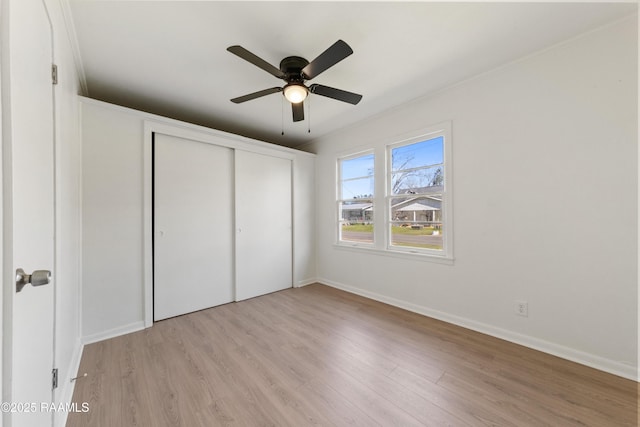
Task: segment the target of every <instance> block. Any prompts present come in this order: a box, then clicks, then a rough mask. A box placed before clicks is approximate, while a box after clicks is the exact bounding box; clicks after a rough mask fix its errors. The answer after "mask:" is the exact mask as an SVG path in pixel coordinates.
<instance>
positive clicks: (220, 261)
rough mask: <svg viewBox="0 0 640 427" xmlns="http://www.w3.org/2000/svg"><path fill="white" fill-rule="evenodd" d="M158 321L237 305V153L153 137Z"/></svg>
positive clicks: (180, 139) (205, 145)
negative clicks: (235, 189)
mask: <svg viewBox="0 0 640 427" xmlns="http://www.w3.org/2000/svg"><path fill="white" fill-rule="evenodd" d="M154 159H155V160H154V225H153V227H154V257H153V258H154V261H153V265H154V274H153V278H154V291H153V296H154V305H153V312H154V320H161V319H166V318H168V317H173V316H178V315H181V314H185V313H190V312H192V311H196V310H201V309H204V308H208V307H213V306H216V305H220V304H225V303H228V302H231V301H233V150H231V149H230V148H226V147H221V146H216V145H212V144H207V143H202V142H196V141H192V140H188V139H183V138H177V137H173V136H167V135H162V134H155V137H154Z"/></svg>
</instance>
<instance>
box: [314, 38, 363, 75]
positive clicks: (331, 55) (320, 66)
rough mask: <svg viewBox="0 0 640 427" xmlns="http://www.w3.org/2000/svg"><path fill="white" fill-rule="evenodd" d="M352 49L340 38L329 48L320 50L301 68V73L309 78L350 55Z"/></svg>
mask: <svg viewBox="0 0 640 427" xmlns="http://www.w3.org/2000/svg"><path fill="white" fill-rule="evenodd" d="M352 53H353V50H352V49H351V48H350V47H349V45H348V44H346V43H345V42H343V41H342V40H338V41H337V42H335V43H334V44H332V45H331V46H330V47H329V49H327V50H325V51H324V52H322V53H321V54H320V55H319V56H318V57H317V58H316V59H314V60H313V61H311V62H310V63H309V64H308V65H307V66H306V67H304V68H303V69H302V74H303V75H304V76H305V79H306V80H311V79H312V78H314V77H316V76H317V75H318V74H320V73H322V72H323V71H325V70H326V69H327V68H330V67H333V66H334V65H336V64H337V63H338V62H340V61H342V60H343V59H344V58H346V57H347V56H349V55H351V54H352Z"/></svg>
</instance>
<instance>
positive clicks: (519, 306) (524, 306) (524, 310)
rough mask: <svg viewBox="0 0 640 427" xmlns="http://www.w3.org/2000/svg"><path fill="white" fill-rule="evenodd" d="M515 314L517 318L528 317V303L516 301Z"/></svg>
mask: <svg viewBox="0 0 640 427" xmlns="http://www.w3.org/2000/svg"><path fill="white" fill-rule="evenodd" d="M516 314H517V315H518V316H524V317H528V316H529V303H528V302H526V301H516Z"/></svg>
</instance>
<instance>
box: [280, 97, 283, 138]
mask: <svg viewBox="0 0 640 427" xmlns="http://www.w3.org/2000/svg"><path fill="white" fill-rule="evenodd" d="M280 106H281V107H282V108H281V109H280V112H281V114H280V117H281V124H282V127H281V129H282V133H281V134H280V135H282V136H284V98H282V101H280Z"/></svg>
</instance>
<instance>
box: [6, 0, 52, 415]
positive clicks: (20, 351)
mask: <svg viewBox="0 0 640 427" xmlns="http://www.w3.org/2000/svg"><path fill="white" fill-rule="evenodd" d="M9 9H10V10H9V13H10V19H9V22H10V28H9V34H10V40H9V45H10V48H9V75H8V76H3V87H2V90H3V92H5V91H6V92H8V95H9V97H8V98H7V97H6V95H7V94H6V93H3V96H4V98H5V99H9V101H8V102H7V103H4V104H3V109H5V108H7V107H8V110H9V112H10V120H8V121H7V120H5V119H7V115H6V111H3V127H5V126H6V127H7V128H8V129H5V132H4V136H5V137H7V138H6V140H3V146H4V148H5V152H4V155H5V156H6V158H5V163H4V166H5V168H4V169H3V179H5V180H6V181H5V186H4V191H5V193H4V194H3V198H4V201H5V203H7V205H8V206H9V209H8V210H5V211H4V212H5V215H6V216H5V217H4V222H5V225H6V227H5V229H4V230H5V232H6V234H5V235H4V236H3V237H4V238H3V244H4V250H5V251H6V252H5V256H7V259H8V260H10V262H7V263H6V264H5V266H6V267H7V270H9V271H7V270H5V271H4V275H5V283H4V285H5V286H6V287H7V288H6V289H5V291H4V294H3V295H4V297H5V298H7V299H8V300H9V301H8V304H5V307H9V310H11V311H10V314H9V319H10V320H9V322H7V323H5V325H4V332H5V336H4V342H3V343H4V345H5V346H7V348H8V349H10V351H9V352H5V357H7V358H8V359H9V360H5V366H9V367H10V368H9V369H10V372H7V371H5V377H4V378H3V381H4V383H3V386H4V394H5V396H3V398H4V399H3V401H4V402H9V404H10V405H14V407H10V408H8V409H9V410H10V411H11V410H15V412H13V413H11V412H9V413H5V418H4V420H5V421H8V420H7V418H6V417H9V418H10V419H11V425H12V426H13V427H21V426H34V427H42V426H47V425H51V422H52V414H51V413H49V412H47V411H46V408H45V410H42V409H43V408H42V407H41V406H40V405H41V404H42V403H45V404H46V403H47V402H51V401H52V397H53V396H52V384H51V377H52V376H51V370H52V368H53V326H54V325H53V320H54V306H53V304H54V287H53V283H50V284H47V285H43V286H38V287H33V286H32V285H30V284H29V285H26V286H25V287H24V288H23V289H22V291H20V292H16V288H15V276H14V272H15V271H16V270H17V269H18V268H22V269H24V271H25V272H26V273H28V274H31V273H32V272H33V271H34V270H53V266H54V240H53V239H54V173H53V164H54V156H53V153H54V125H53V86H52V81H51V64H52V57H53V55H52V54H53V52H52V34H51V26H50V23H49V18H48V15H47V11H46V9H45V6H44V4H43V2H42V1H41V0H28V1H25V0H13V1H11V2H10V8H9ZM6 11H7V9H6V8H4V9H3V12H6ZM5 22H6V21H5ZM5 34H6V33H5ZM5 58H6V57H5ZM3 71H4V70H3ZM7 78H8V84H7V80H6V79H7ZM5 319H7V316H6V315H5ZM5 405H6V403H5ZM27 405H28V407H27ZM4 409H7V408H6V407H3V412H4Z"/></svg>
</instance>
